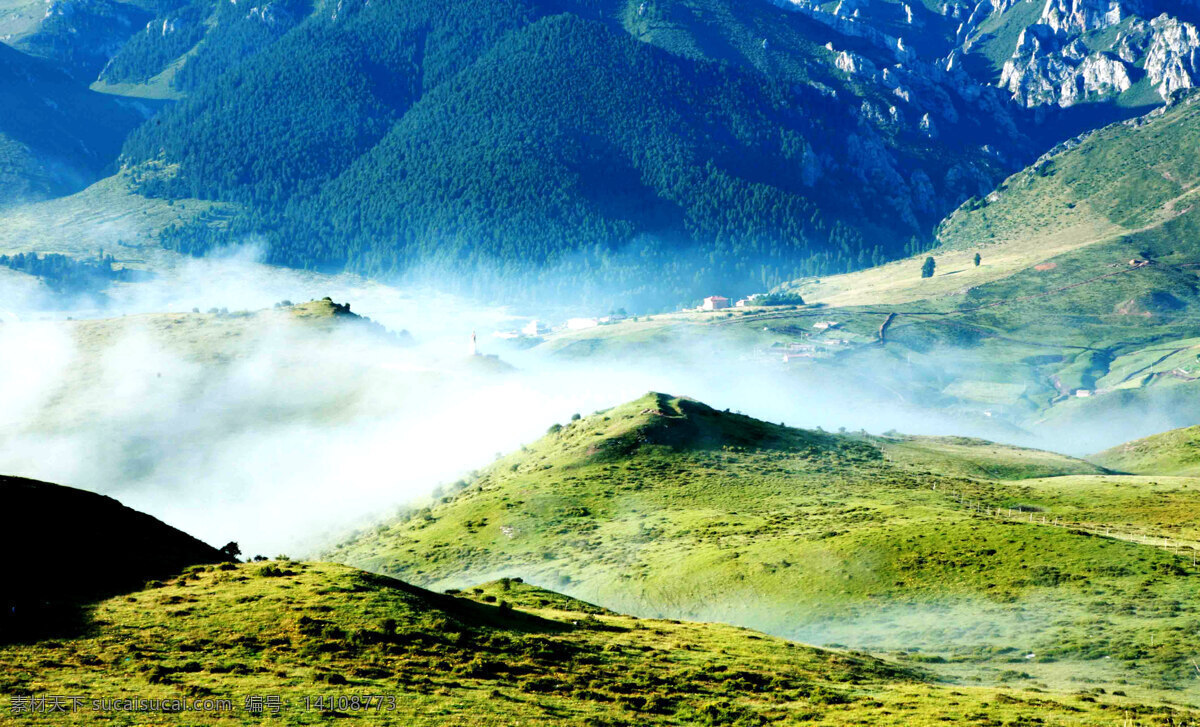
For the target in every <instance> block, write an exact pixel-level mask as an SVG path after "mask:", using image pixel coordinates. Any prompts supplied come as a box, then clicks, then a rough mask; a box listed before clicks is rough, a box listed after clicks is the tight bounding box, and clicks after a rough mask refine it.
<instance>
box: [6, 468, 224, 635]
mask: <svg viewBox="0 0 1200 727" xmlns="http://www.w3.org/2000/svg"><path fill="white" fill-rule="evenodd" d="M0 505H2V506H3V510H4V512H5V513H6V514H7V517H8V518H9V522H8V523H7V524H6V526H5V527H4V528H3V529H2V530H0V553H2V554H3V556H2V557H3V563H4V567H5V568H6V569H8V570H10V571H11V572H13V573H29V574H36V576H35V577H30V578H17V579H12V580H9V581H6V582H5V584H4V585H3V586H2V587H0V601H2V602H3V605H4V613H3V614H2V615H0V619H3V620H0V641H3V640H7V639H11V638H21V637H24V636H28V635H31V634H36V633H39V632H40V631H41V630H42V629H51V630H58V629H61V628H63V627H65V626H69V625H70V624H71V623H72V618H73V616H72V614H73V613H74V610H73V609H74V606H76V605H78V604H81V603H83V602H86V601H90V600H95V599H99V598H103V597H106V596H110V595H113V594H116V593H121V592H122V591H124V590H135V589H138V588H141V587H142V586H143V585H144V584H145V583H146V581H149V580H152V579H156V578H165V577H168V576H172V575H175V574H177V573H178V572H179V571H181V570H182V569H183V568H185V567H186V566H190V565H195V564H203V563H218V562H221V561H225V560H229V559H230V557H229V556H227V555H226V554H224V553H221V552H220V551H218V550H217V549H216V548H213V547H211V546H209V545H206V544H204V543H202V542H200V541H199V540H197V539H195V538H193V537H191V536H190V535H188V534H186V533H183V532H180V531H179V530H176V529H175V528H172V527H171V526H169V525H166V524H164V523H162V522H160V521H158V520H156V519H154V518H153V517H150V516H149V515H146V514H144V513H141V512H138V511H136V510H132V509H130V508H127V507H125V506H124V505H122V504H121V503H119V502H117V501H116V500H114V499H112V498H110V497H105V496H103V495H97V494H95V493H92V492H87V491H85V490H77V489H75V488H72V487H63V486H61V485H52V484H48V483H45V482H38V481H36V480H27V479H24V478H20V477H4V476H0Z"/></svg>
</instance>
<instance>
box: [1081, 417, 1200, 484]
mask: <svg viewBox="0 0 1200 727" xmlns="http://www.w3.org/2000/svg"><path fill="white" fill-rule="evenodd" d="M1093 459H1094V460H1095V461H1096V462H1099V463H1101V464H1103V465H1104V466H1105V467H1108V468H1109V469H1113V470H1117V471H1120V472H1133V473H1136V474H1143V475H1183V476H1188V477H1200V427H1187V428H1185V429H1173V430H1171V431H1169V432H1163V433H1162V434H1155V435H1153V436H1150V437H1146V438H1144V439H1139V440H1137V441H1136V442H1127V443H1125V444H1122V445H1120V446H1117V447H1113V448H1112V449H1107V450H1105V451H1103V452H1100V453H1099V454H1097V455H1096V456H1095V457H1093Z"/></svg>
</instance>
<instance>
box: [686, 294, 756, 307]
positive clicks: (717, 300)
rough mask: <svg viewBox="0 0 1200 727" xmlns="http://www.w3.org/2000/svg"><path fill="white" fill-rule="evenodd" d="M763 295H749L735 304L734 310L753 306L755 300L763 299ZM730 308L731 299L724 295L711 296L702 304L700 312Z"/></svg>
mask: <svg viewBox="0 0 1200 727" xmlns="http://www.w3.org/2000/svg"><path fill="white" fill-rule="evenodd" d="M761 295H762V294H761V293H755V294H754V295H748V296H746V297H745V298H742V299H741V300H739V301H738V302H736V303H734V304H733V307H734V308H745V307H746V306H748V305H753V303H754V299H755V298H759V297H761ZM728 307H729V299H728V298H726V297H725V296H723V295H710V296H708V297H707V298H705V299H704V300H703V301H702V302H701V303H700V310H723V309H725V308H728Z"/></svg>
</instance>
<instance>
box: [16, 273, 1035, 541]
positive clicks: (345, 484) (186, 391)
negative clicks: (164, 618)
mask: <svg viewBox="0 0 1200 727" xmlns="http://www.w3.org/2000/svg"><path fill="white" fill-rule="evenodd" d="M326 295H329V296H331V297H332V298H333V299H334V300H335V301H338V302H343V301H344V302H349V303H350V304H351V305H352V309H353V310H354V311H355V312H357V313H360V314H363V315H366V316H369V317H371V318H372V319H373V320H374V321H377V322H379V323H381V324H383V325H384V326H386V327H387V328H388V329H390V330H392V331H399V330H401V329H405V330H408V331H411V333H412V334H413V338H412V343H411V344H410V345H403V343H402V342H401V341H399V340H397V339H395V338H394V337H391V336H386V335H380V334H379V332H378V331H375V330H373V329H371V328H370V327H366V326H358V325H353V326H324V325H318V324H314V323H313V322H312V321H304V320H300V319H298V318H296V317H295V316H292V315H289V314H288V313H287V311H286V310H278V309H272V305H273V304H274V303H277V302H279V301H281V300H284V299H288V300H291V301H294V302H297V303H299V302H302V301H306V300H309V299H313V298H320V297H323V296H326ZM106 301H107V307H106V308H104V309H84V310H76V311H75V312H74V314H75V315H76V316H89V317H90V319H89V320H75V321H68V320H66V317H67V315H68V313H69V312H60V313H58V314H56V315H55V319H54V320H39V318H44V317H45V316H39V315H38V314H36V313H35V312H34V311H30V310H16V311H14V310H12V309H9V310H8V312H7V314H6V318H5V320H6V322H5V323H3V324H0V352H3V355H2V356H0V401H2V402H4V404H3V407H2V408H0V472H3V473H4V474H10V475H21V476H26V477H33V478H37V479H43V480H47V481H51V482H56V483H59V484H64V485H70V486H75V487H81V488H85V489H89V490H94V491H97V492H101V493H104V494H109V495H112V496H113V497H116V498H117V499H119V500H121V501H122V502H123V503H125V504H127V505H129V506H130V507H134V508H137V509H140V510H144V511H146V512H149V513H151V514H153V515H155V516H156V517H158V518H160V519H162V520H164V521H166V522H168V523H169V524H171V525H174V526H176V527H179V528H181V529H183V530H185V531H187V532H190V533H192V534H194V535H196V536H197V537H200V538H201V539H203V540H206V541H207V542H209V543H212V544H214V545H221V544H223V543H225V542H226V541H230V540H235V541H238V542H239V543H240V545H241V546H242V550H243V552H245V553H246V554H254V553H262V554H265V555H274V554H276V553H278V552H287V553H289V554H291V555H303V554H304V553H306V552H310V551H311V550H312V549H314V548H317V547H320V545H321V544H322V543H323V542H325V541H326V540H327V539H328V538H331V537H336V536H337V535H338V534H339V533H340V532H343V531H344V530H345V529H347V528H349V527H352V526H353V525H354V524H356V523H357V522H359V521H362V520H364V519H373V518H375V517H380V516H385V515H387V514H389V513H391V512H393V511H394V510H395V508H396V507H397V506H399V505H402V504H404V503H406V502H409V501H412V500H413V499H415V498H420V497H423V496H427V495H428V493H429V492H430V491H431V490H432V489H433V488H434V487H435V486H437V485H438V484H442V483H446V482H450V481H453V480H455V479H458V478H460V477H461V476H463V475H464V474H466V473H468V472H470V471H471V470H473V469H476V468H479V467H481V466H483V465H486V464H487V463H488V462H490V461H492V460H493V459H494V457H495V456H496V455H497V454H498V453H503V452H508V451H510V450H512V449H515V448H517V447H519V446H520V445H521V444H523V443H527V442H530V441H532V440H534V439H536V438H537V437H539V436H541V435H542V434H544V433H545V431H546V429H547V427H548V426H549V425H551V424H553V423H555V422H561V421H565V420H566V419H567V418H568V417H570V416H571V415H572V414H574V413H577V412H578V413H582V414H587V413H590V412H592V411H594V410H597V409H602V408H607V407H610V406H613V405H615V404H618V403H621V402H623V401H626V400H629V399H632V398H635V397H637V396H639V395H641V394H643V393H645V392H646V391H649V390H656V391H664V392H669V393H672V394H677V395H687V396H692V397H695V398H697V399H699V400H701V401H704V402H705V403H707V404H709V405H711V406H714V407H716V408H720V409H725V408H729V409H733V410H737V411H741V412H743V413H746V414H749V415H752V416H755V417H759V418H762V419H767V420H770V421H774V422H784V423H786V424H788V425H793V426H806V427H816V426H821V427H824V428H826V429H837V428H839V427H846V428H848V429H851V430H858V429H860V428H861V429H866V430H868V431H871V432H875V433H879V432H883V431H885V430H889V429H896V430H899V431H903V432H907V433H938V434H948V433H953V434H974V435H980V436H989V437H991V438H996V439H1006V440H1010V441H1011V440H1013V439H1014V438H1018V437H1017V434H1015V433H1014V432H1013V431H1012V430H1011V429H1004V428H1001V427H991V426H990V425H988V424H987V423H981V422H979V421H977V420H971V421H963V420H958V419H954V418H951V417H950V416H946V415H941V414H939V413H937V412H929V411H920V410H914V409H913V408H912V407H910V406H908V405H906V404H904V403H903V402H902V401H901V400H899V399H897V398H896V397H894V396H891V395H890V394H889V393H888V392H887V391H886V390H879V391H877V390H874V389H870V388H866V387H863V386H861V385H860V379H859V378H858V377H851V376H850V375H849V373H848V374H847V375H846V376H845V377H844V378H843V377H839V376H837V375H836V374H835V373H831V372H830V370H829V369H821V370H818V369H815V368H813V369H811V370H809V369H789V370H784V369H782V368H781V367H780V366H778V365H767V364H766V363H765V362H764V361H762V360H760V359H758V358H755V357H753V356H752V355H751V352H750V351H749V350H747V349H745V348H744V347H743V346H740V345H739V344H737V343H736V342H735V341H732V340H730V341H725V340H723V339H713V338H711V337H709V338H708V339H706V340H702V341H701V340H696V339H682V338H681V339H680V340H679V341H678V342H677V343H667V344H663V345H662V346H660V347H658V349H657V350H656V351H655V353H654V354H653V356H647V357H646V358H639V359H634V358H629V359H624V360H616V361H614V360H611V359H605V360H595V359H583V360H571V359H563V358H557V357H552V356H547V355H544V354H541V353H539V352H538V351H537V350H533V351H517V350H507V351H506V350H501V349H499V344H498V343H497V342H495V339H492V338H491V337H490V336H488V335H487V334H488V333H489V332H490V331H492V330H495V329H498V328H511V327H516V325H517V324H516V323H514V320H513V319H512V317H511V315H510V311H509V310H508V309H506V308H505V307H502V306H495V305H479V304H475V303H472V302H471V301H467V300H464V299H461V298H456V297H453V296H450V295H446V294H442V293H439V292H438V289H437V287H436V286H435V285H429V284H427V285H425V286H423V287H421V288H419V289H418V288H398V287H389V286H384V285H380V284H377V283H368V282H366V281H363V280H362V279H358V278H353V277H350V276H336V277H333V276H323V275H317V274H308V273H303V272H297V271H290V270H284V269H279V268H271V267H267V266H263V265H260V264H257V263H255V262H254V259H253V255H252V254H249V255H247V254H235V255H227V256H223V257H218V258H209V259H203V260H196V261H192V262H188V263H186V264H183V265H180V266H178V267H176V268H175V269H172V270H170V271H167V272H164V273H162V274H160V275H158V276H157V277H156V278H155V279H153V280H151V281H149V282H145V283H138V284H130V285H118V286H114V287H113V289H111V290H109V291H107V292H106ZM193 309H197V310H199V311H201V312H205V311H209V310H213V309H217V310H221V309H227V310H228V311H229V313H228V314H218V315H211V316H206V317H203V319H202V320H201V317H200V316H194V315H174V313H176V312H186V311H192V310H193ZM261 309H268V311H267V312H266V313H261V314H255V315H249V314H246V315H242V314H241V313H240V312H241V311H257V310H261ZM161 311H169V312H171V313H170V314H168V313H160V312H161ZM102 317H103V319H102V320H101V318H102ZM473 331H478V334H479V336H478V340H479V347H480V349H481V351H482V352H484V353H492V352H495V353H499V354H500V359H499V360H495V359H491V358H487V357H470V356H469V350H468V346H469V344H470V339H471V335H472V332H473ZM507 364H511V367H510V366H508V365H507ZM1022 443H1030V442H1029V441H1024V442H1022Z"/></svg>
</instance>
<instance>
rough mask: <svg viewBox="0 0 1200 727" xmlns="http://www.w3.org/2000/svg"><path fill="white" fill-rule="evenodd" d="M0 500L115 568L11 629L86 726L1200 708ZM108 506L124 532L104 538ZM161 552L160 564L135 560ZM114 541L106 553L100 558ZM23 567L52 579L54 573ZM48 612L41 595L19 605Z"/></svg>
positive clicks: (80, 559)
mask: <svg viewBox="0 0 1200 727" xmlns="http://www.w3.org/2000/svg"><path fill="white" fill-rule="evenodd" d="M0 497H2V498H3V499H4V504H5V505H6V509H7V508H8V506H11V507H12V508H17V509H22V510H23V509H26V508H35V509H38V510H43V511H45V510H52V511H54V512H55V513H56V515H57V516H59V517H65V518H68V522H66V523H65V524H66V525H68V526H70V527H64V528H63V529H61V530H57V531H55V534H54V535H55V537H54V538H52V539H46V540H45V542H37V543H29V542H27V543H25V545H26V546H28V545H34V546H35V547H34V548H32V549H29V548H27V549H7V548H6V550H5V552H6V553H9V554H10V555H12V556H15V557H17V558H18V560H15V561H13V562H12V563H11V564H10V565H11V567H13V568H15V569H22V568H26V569H27V568H34V567H37V568H39V569H40V568H41V566H42V565H43V564H42V563H41V562H40V561H38V560H36V559H37V558H39V557H40V553H42V552H43V551H41V550H40V549H41V548H43V547H46V546H47V545H49V547H51V548H52V549H53V548H61V549H63V550H67V551H70V552H69V554H68V555H67V556H66V557H68V558H70V561H69V562H71V563H72V564H73V565H74V566H75V567H76V568H78V569H79V570H78V571H77V576H86V575H88V574H95V575H97V576H101V580H102V581H103V582H104V583H105V589H104V592H103V593H97V592H92V593H88V594H86V597H84V594H79V595H80V596H81V597H82V602H84V603H86V604H87V610H86V612H85V613H84V614H83V623H81V624H80V626H81V627H82V628H78V629H73V630H68V629H64V628H62V625H61V624H58V628H56V630H54V631H53V632H52V633H34V632H31V631H29V630H28V629H18V630H16V631H15V632H13V633H12V634H10V635H11V636H12V637H13V638H11V639H9V640H7V641H5V642H0V688H2V689H3V690H4V692H5V693H6V694H7V695H9V696H10V697H11V704H6V705H5V710H6V714H5V723H6V724H15V725H24V724H30V725H32V724H44V723H45V720H46V719H47V716H46V713H45V712H41V711H30V710H27V709H26V707H25V706H23V705H31V704H34V703H35V700H41V699H51V698H52V696H53V695H58V696H59V697H60V699H70V698H73V697H78V698H79V699H80V700H81V701H79V702H78V703H76V704H75V706H74V711H66V712H61V713H58V714H55V715H54V717H53V719H54V722H55V723H56V724H81V725H82V724H91V723H94V721H95V720H96V719H97V715H98V714H99V713H100V712H97V711H94V709H97V708H99V709H101V710H103V709H104V707H102V706H99V705H95V704H94V702H93V700H110V702H109V703H110V704H111V700H129V699H143V700H156V702H157V705H163V704H165V705H166V706H157V705H156V706H154V707H150V708H149V709H146V708H143V709H129V708H125V709H123V710H122V714H121V722H122V723H124V724H165V723H169V724H175V723H180V724H184V723H190V722H191V721H193V720H191V719H189V718H188V717H187V716H186V715H188V714H189V713H190V712H191V710H192V709H193V708H195V709H208V710H209V711H208V712H206V713H205V714H204V721H205V722H206V723H213V724H245V723H246V722H247V721H251V720H258V719H261V718H263V717H264V716H265V717H274V716H275V712H276V711H277V712H278V715H277V719H279V720H280V721H281V722H282V723H284V724H312V723H314V722H315V721H317V720H324V719H329V718H351V719H363V720H369V721H370V722H371V723H372V724H396V725H444V724H446V723H447V721H455V722H460V723H463V724H480V725H486V724H512V723H514V722H521V723H523V724H555V725H581V726H584V725H586V726H588V727H594V726H595V725H630V724H663V725H696V724H706V725H730V726H735V725H736V726H743V725H764V724H768V723H780V724H799V723H806V724H823V725H849V724H861V723H862V722H864V721H868V722H870V723H872V724H884V725H911V724H932V723H934V722H935V721H937V720H938V719H939V717H940V716H944V715H945V714H948V713H952V712H959V711H963V712H964V713H965V714H968V715H969V716H968V717H967V720H968V721H969V722H970V723H973V724H980V725H992V724H1024V723H1028V722H1030V721H1031V720H1043V721H1050V720H1053V721H1058V720H1070V722H1071V723H1072V724H1078V725H1104V724H1108V723H1109V722H1110V721H1111V715H1112V713H1114V711H1120V712H1121V713H1125V714H1128V713H1134V714H1139V715H1144V716H1145V717H1146V718H1147V719H1155V720H1159V721H1161V722H1162V723H1163V724H1168V723H1169V724H1184V723H1186V722H1187V721H1188V720H1194V719H1195V717H1196V715H1195V714H1194V713H1192V712H1190V711H1188V710H1187V709H1186V708H1181V707H1178V706H1168V705H1166V704H1164V703H1162V702H1161V701H1158V700H1156V699H1154V698H1152V697H1149V696H1146V695H1137V694H1126V693H1125V692H1124V691H1119V692H1117V693H1111V694H1110V693H1109V692H1108V691H1107V690H1103V689H1098V688H1094V687H1087V688H1077V689H1073V690H1070V691H1060V692H1052V693H1047V692H1046V691H1044V690H1041V689H1037V688H1033V689H1030V688H1024V689H1022V688H1020V687H1017V686H1006V687H1000V688H996V687H980V686H970V685H966V686H946V685H941V684H938V683H936V681H935V680H933V679H932V678H931V675H930V674H929V673H928V672H927V671H925V670H924V669H923V668H922V666H921V664H919V663H918V664H908V665H904V664H897V663H895V662H888V661H883V660H880V659H878V658H875V657H872V656H869V655H866V654H861V653H855V652H848V651H845V650H840V651H831V650H822V649H816V648H813V647H809V646H803V645H799V644H796V643H792V642H787V641H783V640H781V639H778V638H774V637H770V636H765V635H763V634H759V633H755V632H752V631H749V630H746V629H743V628H738V627H735V626H727V625H720V624H709V623H685V622H680V621H666V620H651V619H640V618H634V617H631V616H625V615H621V614H618V613H615V612H613V611H610V610H608V609H604V608H601V607H598V606H595V605H593V604H590V603H586V602H584V601H580V600H577V599H574V598H570V597H567V596H564V595H562V594H560V593H556V592H553V591H550V590H546V589H543V588H538V587H536V586H532V585H530V584H528V583H524V582H522V581H521V580H519V579H516V580H514V579H500V580H496V581H492V582H488V583H485V584H483V585H480V586H474V587H470V588H467V589H464V590H461V591H449V592H447V593H445V594H438V593H433V592H430V591H427V590H424V589H422V588H417V587H414V586H412V585H409V584H407V583H404V582H402V581H398V580H394V579H391V578H388V577H385V576H380V575H375V574H372V573H365V572H363V571H359V570H355V569H353V568H349V567H346V566H343V565H337V564H332V563H311V562H297V561H293V560H290V559H288V558H287V557H286V556H280V557H279V558H277V559H275V560H269V561H255V562H251V563H240V564H239V563H233V562H228V561H226V562H220V561H221V559H220V558H219V557H216V558H215V557H212V554H214V553H215V552H216V551H212V550H211V549H208V550H207V551H206V550H204V548H200V549H199V550H195V549H192V548H189V547H183V548H182V549H181V547H180V545H181V544H183V545H185V546H186V545H187V543H189V542H194V541H189V539H188V538H187V536H186V535H184V534H182V533H179V532H178V531H174V530H172V529H170V528H167V527H166V526H163V525H162V524H161V523H158V522H157V521H155V520H153V519H152V518H149V517H147V516H145V515H142V514H140V513H136V512H133V511H130V510H127V509H125V508H122V507H121V506H120V505H119V504H117V503H115V502H114V501H112V500H108V499H107V498H102V497H100V496H97V495H91V494H90V493H82V492H80V491H78V490H72V489H70V488H64V487H58V486H55V485H47V484H44V483H33V482H30V481H27V480H13V479H11V478H9V479H4V480H0ZM80 506H82V507H83V508H85V509H86V511H87V514H88V515H93V516H96V518H95V520H93V521H92V522H91V527H90V528H89V526H87V525H86V524H85V525H84V526H83V527H78V526H79V525H80V524H81V523H80V522H79V521H77V519H76V516H75V515H74V514H73V513H80V514H82V513H81V510H80ZM99 523H103V524H104V525H106V526H109V527H111V528H114V529H116V530H117V532H118V534H119V537H120V539H112V538H108V539H105V538H102V537H97V533H95V532H94V529H95V527H96V526H97V525H98V524H99ZM6 532H11V529H10V530H8V531H6ZM5 545H6V546H9V545H12V544H10V543H5ZM97 545H100V546H101V547H100V548H99V549H97V548H96V546H97ZM147 555H150V556H151V557H152V558H154V559H155V563H156V564H157V565H156V567H155V568H153V569H147V568H146V567H143V566H144V565H145V564H139V562H138V561H137V560H136V559H137V558H145V557H146V556H147ZM56 557H57V556H56ZM31 558H32V560H31ZM131 558H133V560H131ZM97 559H103V561H104V565H103V566H99V565H98V564H95V565H96V569H95V570H86V569H84V568H82V566H86V565H94V564H93V563H92V561H95V560H97ZM206 561H208V564H205V562H206ZM189 562H196V563H198V564H196V565H190V566H187V565H185V564H187V563H189ZM58 565H59V567H61V564H58ZM159 566H161V567H159ZM146 579H151V580H146ZM19 585H21V587H22V588H21V590H22V592H24V593H31V592H33V591H34V589H36V588H38V587H39V586H42V585H44V582H43V581H36V582H25V583H21V584H19ZM27 600H28V599H27ZM39 608H43V605H42V604H38V603H29V604H27V603H25V602H22V603H21V604H20V605H19V610H18V613H20V612H23V611H25V610H27V609H39ZM6 611H7V609H6ZM4 617H5V618H8V617H9V614H7V613H6V614H5V615H4ZM253 697H262V698H265V699H264V702H263V706H262V707H261V708H265V710H266V714H265V715H260V714H258V713H256V712H254V711H252V709H253V706H252V705H251V704H250V703H249V701H248V700H250V699H251V698H253ZM272 698H277V699H278V702H277V703H276V704H272V701H271V700H272ZM26 699H28V701H25V700H26ZM66 706H67V708H68V710H69V709H70V703H67V704H66ZM213 710H215V711H213ZM1155 723H1156V724H1157V723H1159V722H1155Z"/></svg>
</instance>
